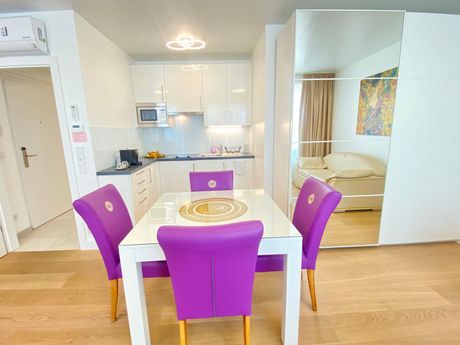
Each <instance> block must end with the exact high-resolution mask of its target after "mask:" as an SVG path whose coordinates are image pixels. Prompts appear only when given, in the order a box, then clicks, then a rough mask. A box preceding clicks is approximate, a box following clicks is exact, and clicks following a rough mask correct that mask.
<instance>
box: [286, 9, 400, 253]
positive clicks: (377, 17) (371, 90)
mask: <svg viewBox="0 0 460 345" xmlns="http://www.w3.org/2000/svg"><path fill="white" fill-rule="evenodd" d="M298 14H299V15H298V17H297V18H296V25H297V28H296V31H297V33H296V38H295V40H296V41H295V43H296V53H295V74H296V78H295V79H296V82H295V87H294V102H293V104H294V109H293V121H292V138H293V139H292V140H293V141H292V150H291V183H290V186H291V190H290V193H291V194H290V195H291V197H290V200H291V205H290V207H291V211H292V209H293V207H292V206H293V205H294V204H295V201H296V198H297V196H298V193H299V190H300V187H301V186H302V184H303V183H304V181H305V180H306V179H308V178H312V177H314V178H318V179H320V180H322V181H325V182H326V183H328V184H330V185H331V186H333V187H334V188H335V189H337V190H338V191H339V192H341V193H342V195H343V199H342V201H341V202H340V204H339V206H338V207H337V210H336V212H335V213H334V214H333V215H332V217H331V220H330V221H329V223H328V226H327V228H326V230H325V233H324V237H323V240H322V243H321V245H322V247H334V246H352V245H372V244H377V243H378V237H379V228H380V218H381V212H382V204H383V200H384V190H385V179H386V170H387V169H386V167H387V157H388V152H389V147H390V140H391V130H392V122H393V108H394V104H395V98H396V87H397V78H398V66H399V53H400V44H401V33H402V25H403V15H402V13H400V12H373V11H360V12H354V11H349V12H347V11H345V12H344V11H340V12H334V11H330V12H315V11H301V12H299V13H298Z"/></svg>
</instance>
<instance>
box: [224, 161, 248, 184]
mask: <svg viewBox="0 0 460 345" xmlns="http://www.w3.org/2000/svg"><path fill="white" fill-rule="evenodd" d="M253 164H254V160H253V159H250V158H248V159H245V158H239V159H226V160H225V170H233V189H252V188H253V186H254V185H253V170H254V169H253Z"/></svg>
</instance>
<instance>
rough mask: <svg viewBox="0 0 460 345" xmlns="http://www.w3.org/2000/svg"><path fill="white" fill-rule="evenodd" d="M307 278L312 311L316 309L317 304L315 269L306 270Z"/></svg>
mask: <svg viewBox="0 0 460 345" xmlns="http://www.w3.org/2000/svg"><path fill="white" fill-rule="evenodd" d="M307 278H308V289H309V290H310V299H311V309H312V310H313V311H317V310H318V306H317V304H316V290H315V270H307Z"/></svg>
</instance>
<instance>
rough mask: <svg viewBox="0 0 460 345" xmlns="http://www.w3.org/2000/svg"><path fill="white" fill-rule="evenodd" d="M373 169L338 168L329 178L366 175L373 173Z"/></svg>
mask: <svg viewBox="0 0 460 345" xmlns="http://www.w3.org/2000/svg"><path fill="white" fill-rule="evenodd" d="M373 173H374V171H373V170H370V169H347V170H340V171H337V172H336V173H335V174H333V175H332V176H331V177H329V179H331V178H358V177H367V176H371V175H373Z"/></svg>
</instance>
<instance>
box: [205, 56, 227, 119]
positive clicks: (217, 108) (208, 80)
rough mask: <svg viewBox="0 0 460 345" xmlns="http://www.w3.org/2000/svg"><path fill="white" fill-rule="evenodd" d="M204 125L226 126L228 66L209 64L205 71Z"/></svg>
mask: <svg viewBox="0 0 460 345" xmlns="http://www.w3.org/2000/svg"><path fill="white" fill-rule="evenodd" d="M203 96H204V124H205V125H206V126H219V125H226V124H227V119H228V109H227V108H228V100H227V65H225V64H209V65H207V69H203Z"/></svg>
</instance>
